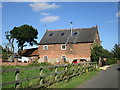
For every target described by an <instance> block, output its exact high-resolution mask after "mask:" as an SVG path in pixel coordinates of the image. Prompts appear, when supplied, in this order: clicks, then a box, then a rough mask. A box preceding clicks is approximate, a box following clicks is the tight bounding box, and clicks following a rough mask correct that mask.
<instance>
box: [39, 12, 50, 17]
mask: <svg viewBox="0 0 120 90" xmlns="http://www.w3.org/2000/svg"><path fill="white" fill-rule="evenodd" d="M41 15H44V16H47V15H50V13H45V12H42V13H41Z"/></svg>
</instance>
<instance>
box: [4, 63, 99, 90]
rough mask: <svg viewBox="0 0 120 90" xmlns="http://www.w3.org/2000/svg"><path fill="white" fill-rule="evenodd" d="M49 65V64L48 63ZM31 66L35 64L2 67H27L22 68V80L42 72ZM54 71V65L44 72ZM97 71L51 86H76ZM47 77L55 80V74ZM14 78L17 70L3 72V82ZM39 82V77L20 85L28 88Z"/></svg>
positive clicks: (60, 69)
mask: <svg viewBox="0 0 120 90" xmlns="http://www.w3.org/2000/svg"><path fill="white" fill-rule="evenodd" d="M42 65H43V66H46V64H44V63H43V64H42ZM47 66H49V65H47ZM30 67H33V65H31V66H5V67H2V69H15V68H20V69H22V68H25V69H26V70H21V71H20V80H21V79H25V78H31V77H34V76H39V74H40V73H39V69H29V70H27V68H30ZM34 67H35V66H34ZM36 67H40V65H38V66H36ZM76 68H77V67H76ZM63 70H64V67H59V68H58V72H59V71H63ZM71 70H72V68H71V66H69V73H70V71H71ZM52 72H55V68H53V67H52V68H46V69H44V70H43V74H48V73H52ZM96 72H97V71H92V72H89V73H85V74H82V75H81V76H76V77H73V78H72V79H70V81H69V82H67V83H66V82H65V81H63V82H61V83H59V84H54V85H52V86H51V87H50V88H52V87H53V88H74V87H76V86H77V85H78V84H80V83H82V82H84V81H86V80H89V79H90V78H91V77H92V76H94V75H95V74H96ZM69 73H68V74H69ZM60 75H61V74H60ZM45 79H46V81H47V80H53V79H54V75H53V76H52V77H51V76H46V77H45ZM14 80H15V72H9V73H3V74H2V83H4V82H9V81H14ZM39 83H40V79H39V78H38V79H33V80H26V81H25V82H22V83H21V84H20V87H21V88H27V87H31V86H34V85H36V84H39ZM70 85H71V86H70ZM3 88H15V85H14V84H12V85H9V86H4V87H3Z"/></svg>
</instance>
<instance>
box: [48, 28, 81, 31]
mask: <svg viewBox="0 0 120 90" xmlns="http://www.w3.org/2000/svg"><path fill="white" fill-rule="evenodd" d="M76 29H80V28H73V29H72V30H76ZM63 30H70V29H54V30H47V31H63Z"/></svg>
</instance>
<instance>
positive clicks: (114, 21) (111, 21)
mask: <svg viewBox="0 0 120 90" xmlns="http://www.w3.org/2000/svg"><path fill="white" fill-rule="evenodd" d="M118 22H119V21H118V20H109V21H107V23H118Z"/></svg>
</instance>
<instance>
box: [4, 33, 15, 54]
mask: <svg viewBox="0 0 120 90" xmlns="http://www.w3.org/2000/svg"><path fill="white" fill-rule="evenodd" d="M5 35H6V39H7V40H8V43H7V44H6V48H8V49H9V50H10V51H11V52H12V54H14V40H15V39H14V38H12V36H11V34H10V32H9V31H7V32H5Z"/></svg>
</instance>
